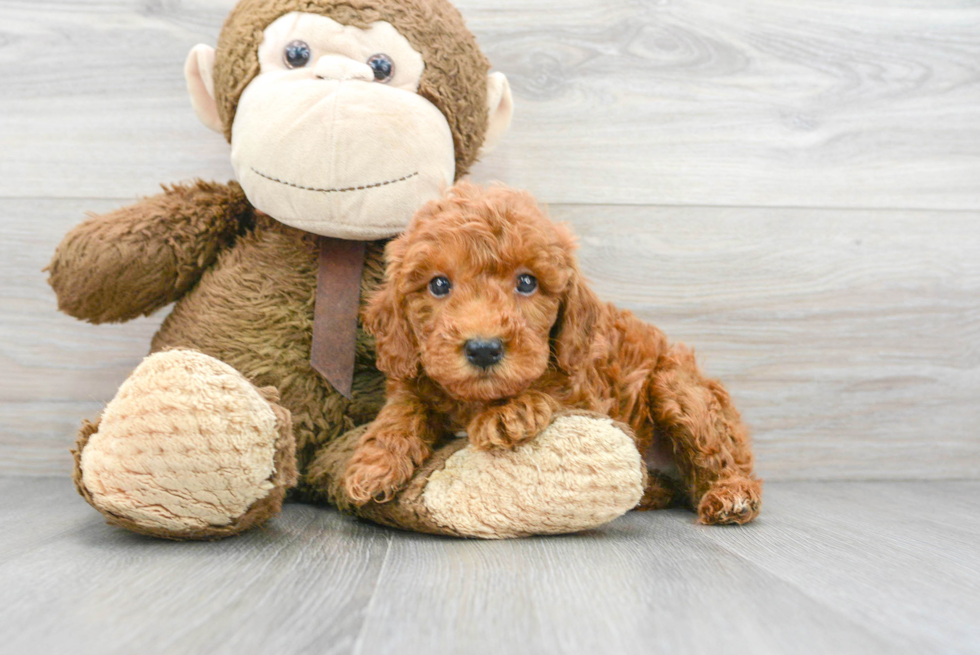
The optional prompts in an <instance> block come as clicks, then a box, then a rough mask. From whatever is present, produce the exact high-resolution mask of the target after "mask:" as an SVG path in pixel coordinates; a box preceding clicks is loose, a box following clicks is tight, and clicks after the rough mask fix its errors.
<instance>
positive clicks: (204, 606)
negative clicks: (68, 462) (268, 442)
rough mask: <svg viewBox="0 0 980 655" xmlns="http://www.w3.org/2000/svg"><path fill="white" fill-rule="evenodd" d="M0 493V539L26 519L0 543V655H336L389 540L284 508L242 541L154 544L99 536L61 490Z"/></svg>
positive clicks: (355, 622) (33, 483)
mask: <svg viewBox="0 0 980 655" xmlns="http://www.w3.org/2000/svg"><path fill="white" fill-rule="evenodd" d="M52 489H57V490H58V496H59V497H58V499H57V502H48V503H44V502H43V501H45V500H49V497H50V496H51V495H52ZM0 490H2V491H3V493H4V497H5V500H6V502H5V503H4V505H3V506H2V509H0V519H2V520H3V521H4V524H5V525H11V520H15V519H17V518H18V516H20V515H27V516H30V519H31V520H30V521H29V522H27V523H24V522H20V521H18V522H17V523H16V524H14V525H16V526H17V527H16V529H14V530H9V531H5V533H4V535H3V536H2V538H0V552H2V553H4V554H5V555H6V557H5V558H4V560H3V562H2V563H0V581H2V583H0V603H2V606H3V607H4V608H5V609H4V617H3V619H2V620H0V625H2V627H0V634H2V635H3V640H2V641H3V643H2V644H0V652H3V653H57V652H67V651H71V652H76V653H100V654H104V653H136V652H146V653H164V652H173V653H176V652H180V653H249V652H254V653H258V652H275V653H298V652H317V653H349V652H350V651H351V649H352V647H353V643H354V639H355V638H356V636H357V635H358V634H359V633H360V631H361V623H362V622H363V619H364V608H365V607H366V606H367V604H368V601H369V599H370V598H371V595H372V593H373V590H374V588H375V583H376V580H377V576H378V574H379V572H380V570H381V566H382V563H383V561H384V557H385V553H386V551H387V548H388V541H389V540H390V535H388V534H387V533H385V532H383V531H380V530H376V529H374V528H372V527H370V526H367V525H364V524H359V523H356V522H354V521H351V520H348V519H345V518H342V517H340V516H339V515H338V514H337V513H336V512H332V511H326V510H321V509H318V508H315V507H311V506H301V505H293V506H290V507H289V512H288V519H287V520H282V521H275V522H274V523H273V524H272V525H271V526H269V527H266V528H264V529H260V530H256V531H254V532H251V533H249V534H248V535H247V536H245V537H243V538H239V539H231V540H227V541H222V542H217V543H208V542H204V543H174V542H166V541H162V540H156V539H150V538H145V537H140V536H138V535H134V534H131V533H128V532H124V531H122V530H119V529H116V528H112V527H110V526H108V525H105V524H104V523H103V520H102V517H101V516H100V515H98V514H97V513H95V512H94V511H93V510H92V509H91V508H90V507H88V506H87V505H86V504H85V503H84V501H82V500H81V498H80V497H78V496H77V495H75V493H74V490H73V489H71V483H70V481H68V480H52V479H50V478H46V479H41V480H32V479H30V478H18V479H17V480H16V481H13V482H10V481H5V482H4V483H3V486H2V487H0ZM49 505H51V506H50V507H49ZM62 506H63V507H66V508H67V507H70V508H71V510H72V511H71V512H70V513H69V512H64V510H63V509H62Z"/></svg>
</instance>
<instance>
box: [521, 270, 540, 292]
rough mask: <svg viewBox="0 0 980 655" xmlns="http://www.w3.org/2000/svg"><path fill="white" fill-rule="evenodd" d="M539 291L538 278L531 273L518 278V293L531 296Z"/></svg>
mask: <svg viewBox="0 0 980 655" xmlns="http://www.w3.org/2000/svg"><path fill="white" fill-rule="evenodd" d="M537 290H538V278H536V277H534V276H533V275H531V274H530V273H522V274H521V275H518V276H517V293H519V294H521V295H523V296H530V295H531V294H532V293H534V292H535V291H537Z"/></svg>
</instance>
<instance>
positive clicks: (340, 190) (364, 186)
mask: <svg viewBox="0 0 980 655" xmlns="http://www.w3.org/2000/svg"><path fill="white" fill-rule="evenodd" d="M249 168H251V166H250V167H249ZM252 172H253V173H255V174H256V175H258V176H259V177H264V178H265V179H267V180H270V181H272V182H278V183H279V184H283V185H285V186H290V187H293V188H294V189H301V190H303V191H316V192H317V193H347V192H348V191H363V190H365V189H377V188H378V187H383V186H388V185H389V184H398V183H399V182H404V181H405V180H410V179H412V178H413V177H415V176H417V175H418V174H419V172H418V171H415V172H414V173H412V174H411V175H406V176H404V177H400V178H398V179H397V180H388V181H387V182H375V183H374V184H362V185H361V186H349V187H345V188H336V189H317V188H314V187H308V186H302V185H300V184H293V183H292V182H286V181H285V180H280V179H279V178H276V177H272V176H271V175H266V174H265V173H262V172H261V171H257V170H255V169H254V168H252Z"/></svg>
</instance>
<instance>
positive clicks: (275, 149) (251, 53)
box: [185, 0, 513, 240]
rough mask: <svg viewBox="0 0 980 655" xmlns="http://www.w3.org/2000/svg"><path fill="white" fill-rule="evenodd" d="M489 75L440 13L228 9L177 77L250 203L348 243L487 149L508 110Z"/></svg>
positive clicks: (389, 6)
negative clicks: (211, 40)
mask: <svg viewBox="0 0 980 655" xmlns="http://www.w3.org/2000/svg"><path fill="white" fill-rule="evenodd" d="M489 70H490V64H489V62H488V61H487V60H486V58H485V57H484V56H483V54H482V53H481V52H480V50H479V48H478V47H477V45H476V40H475V39H474V37H473V35H472V34H471V33H470V32H469V31H468V30H467V29H466V27H465V25H464V24H463V20H462V17H461V16H460V14H459V12H458V11H457V10H456V9H455V7H453V6H452V5H451V4H449V3H448V2H447V1H446V0H241V1H240V2H239V3H238V5H237V6H236V7H235V9H234V10H233V11H232V13H231V15H230V16H229V17H228V20H227V21H226V22H225V26H224V28H223V30H222V32H221V36H220V38H219V39H218V48H217V50H215V49H213V48H211V47H209V46H205V45H199V46H196V47H195V48H194V49H193V50H192V51H191V54H190V56H189V57H188V59H187V64H186V67H185V73H186V75H187V84H188V89H189V90H190V94H191V101H192V103H193V105H194V109H195V111H196V112H197V115H198V117H199V118H200V119H201V120H202V122H204V124H205V125H207V126H208V127H210V128H212V129H214V130H216V131H218V132H222V133H224V135H225V137H226V138H227V139H228V141H229V142H230V143H231V146H232V164H233V166H234V168H235V174H236V176H237V177H238V181H239V182H240V183H241V185H242V188H243V189H244V191H245V194H246V196H247V197H248V199H249V201H250V202H251V203H252V204H253V205H254V206H255V207H256V208H257V209H259V210H261V211H263V212H265V213H267V214H269V215H270V216H272V217H273V218H275V219H277V220H279V221H281V222H283V223H285V224H287V225H291V226H293V227H297V228H300V229H302V230H306V231H308V232H313V233H316V234H321V235H325V236H332V237H337V238H344V239H355V240H367V239H379V238H384V237H389V236H393V235H395V234H398V233H399V232H401V231H402V230H403V229H404V228H405V226H406V225H407V224H408V222H409V220H410V219H411V217H412V215H413V214H414V212H415V211H416V210H417V209H418V208H419V207H421V206H422V205H423V204H424V203H425V202H426V201H428V200H430V199H433V198H435V197H438V196H439V195H440V194H441V192H442V191H443V190H445V189H446V188H448V187H449V186H451V185H452V183H453V182H454V181H455V180H456V179H458V178H460V177H462V176H463V175H464V174H465V173H466V171H467V169H468V168H469V167H470V166H471V165H472V164H473V163H474V162H475V161H476V159H477V157H478V156H479V155H480V154H481V153H484V152H487V151H488V150H489V149H490V148H492V147H493V146H494V145H496V143H497V141H498V140H499V139H500V137H502V136H503V134H504V132H505V131H506V130H507V127H508V126H509V124H510V117H511V113H512V109H513V102H512V100H511V94H510V88H509V86H508V84H507V79H506V78H505V77H504V76H503V75H502V74H500V73H494V74H490V73H489Z"/></svg>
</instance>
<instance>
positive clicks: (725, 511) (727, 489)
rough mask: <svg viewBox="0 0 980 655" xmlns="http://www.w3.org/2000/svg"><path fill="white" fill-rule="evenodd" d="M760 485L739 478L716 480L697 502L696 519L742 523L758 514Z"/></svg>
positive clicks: (705, 521)
mask: <svg viewBox="0 0 980 655" xmlns="http://www.w3.org/2000/svg"><path fill="white" fill-rule="evenodd" d="M761 506H762V485H761V483H760V482H759V481H758V480H752V479H749V478H744V479H743V478H739V479H735V480H726V481H719V482H716V483H715V484H714V485H713V486H712V487H711V488H710V489H709V490H708V492H707V493H706V494H705V495H704V497H703V498H701V501H700V502H699V503H698V519H699V520H700V521H701V523H704V524H706V525H726V524H736V525H743V524H745V523H748V522H749V521H751V520H752V519H754V518H755V517H756V516H758V515H759V509H760V507H761Z"/></svg>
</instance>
